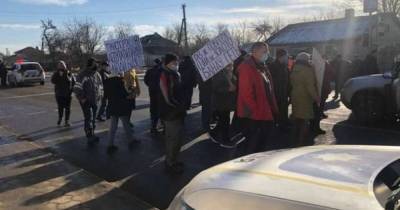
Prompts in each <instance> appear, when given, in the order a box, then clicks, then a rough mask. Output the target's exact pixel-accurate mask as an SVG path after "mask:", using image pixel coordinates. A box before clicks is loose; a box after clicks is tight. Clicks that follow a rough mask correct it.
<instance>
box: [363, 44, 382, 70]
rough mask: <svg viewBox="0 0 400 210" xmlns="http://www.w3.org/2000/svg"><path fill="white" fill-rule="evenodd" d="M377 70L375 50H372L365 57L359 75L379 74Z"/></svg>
mask: <svg viewBox="0 0 400 210" xmlns="http://www.w3.org/2000/svg"><path fill="white" fill-rule="evenodd" d="M379 72H380V70H379V66H378V59H377V50H373V51H372V52H371V53H369V54H368V55H367V56H366V57H365V60H364V62H363V70H362V72H361V75H362V76H364V75H371V74H379Z"/></svg>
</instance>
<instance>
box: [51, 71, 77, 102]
mask: <svg viewBox="0 0 400 210" xmlns="http://www.w3.org/2000/svg"><path fill="white" fill-rule="evenodd" d="M51 83H53V84H54V91H55V94H56V97H71V95H72V92H73V89H74V85H75V77H74V76H73V75H72V74H71V73H70V72H63V75H62V76H61V75H60V70H59V71H57V72H55V73H54V74H53V76H52V77H51Z"/></svg>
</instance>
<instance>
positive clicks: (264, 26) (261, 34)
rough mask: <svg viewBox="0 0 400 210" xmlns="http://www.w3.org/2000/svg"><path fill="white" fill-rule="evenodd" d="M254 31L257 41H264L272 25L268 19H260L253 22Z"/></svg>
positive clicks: (270, 32)
mask: <svg viewBox="0 0 400 210" xmlns="http://www.w3.org/2000/svg"><path fill="white" fill-rule="evenodd" d="M253 27H254V32H255V33H256V35H257V41H266V40H267V39H268V37H269V36H270V35H271V34H272V30H273V27H272V25H271V24H269V22H268V20H262V21H259V22H258V23H255V24H253Z"/></svg>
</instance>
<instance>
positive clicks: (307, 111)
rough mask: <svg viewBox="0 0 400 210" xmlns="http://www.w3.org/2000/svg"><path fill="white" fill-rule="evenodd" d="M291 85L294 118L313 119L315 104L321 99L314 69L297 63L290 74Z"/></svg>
mask: <svg viewBox="0 0 400 210" xmlns="http://www.w3.org/2000/svg"><path fill="white" fill-rule="evenodd" d="M290 83H291V85H292V91H291V94H290V96H291V101H292V113H293V117H294V118H298V119H304V120H310V119H313V118H314V111H313V104H314V102H316V101H317V100H318V97H319V96H318V90H317V80H316V77H315V72H314V69H313V67H312V66H311V65H309V64H303V63H299V62H297V63H296V64H295V65H294V67H293V71H292V73H291V74H290Z"/></svg>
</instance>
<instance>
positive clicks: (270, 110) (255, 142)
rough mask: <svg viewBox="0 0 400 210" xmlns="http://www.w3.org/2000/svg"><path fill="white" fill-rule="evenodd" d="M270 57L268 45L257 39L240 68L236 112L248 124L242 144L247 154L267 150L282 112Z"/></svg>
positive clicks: (245, 125)
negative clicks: (275, 88)
mask: <svg viewBox="0 0 400 210" xmlns="http://www.w3.org/2000/svg"><path fill="white" fill-rule="evenodd" d="M268 58H269V47H268V45H267V44H266V43H264V42H257V43H255V44H254V45H253V47H252V49H251V56H250V57H248V58H246V59H245V60H244V61H243V62H242V63H241V64H240V65H239V67H238V71H239V86H238V98H237V115H238V117H240V118H242V119H241V122H242V125H243V126H244V127H245V128H244V131H243V132H244V135H245V137H246V139H247V140H246V141H245V142H243V143H242V144H244V145H242V146H241V147H242V148H243V149H244V150H245V151H244V153H247V154H250V153H254V152H259V151H264V150H265V149H267V143H268V141H269V140H270V139H268V136H269V134H270V131H271V130H272V128H273V126H274V120H275V118H276V116H278V114H279V111H278V106H277V103H276V99H275V94H274V87H273V82H272V77H271V75H270V72H269V69H268V68H267V66H266V65H265V62H266V61H267V60H268Z"/></svg>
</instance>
